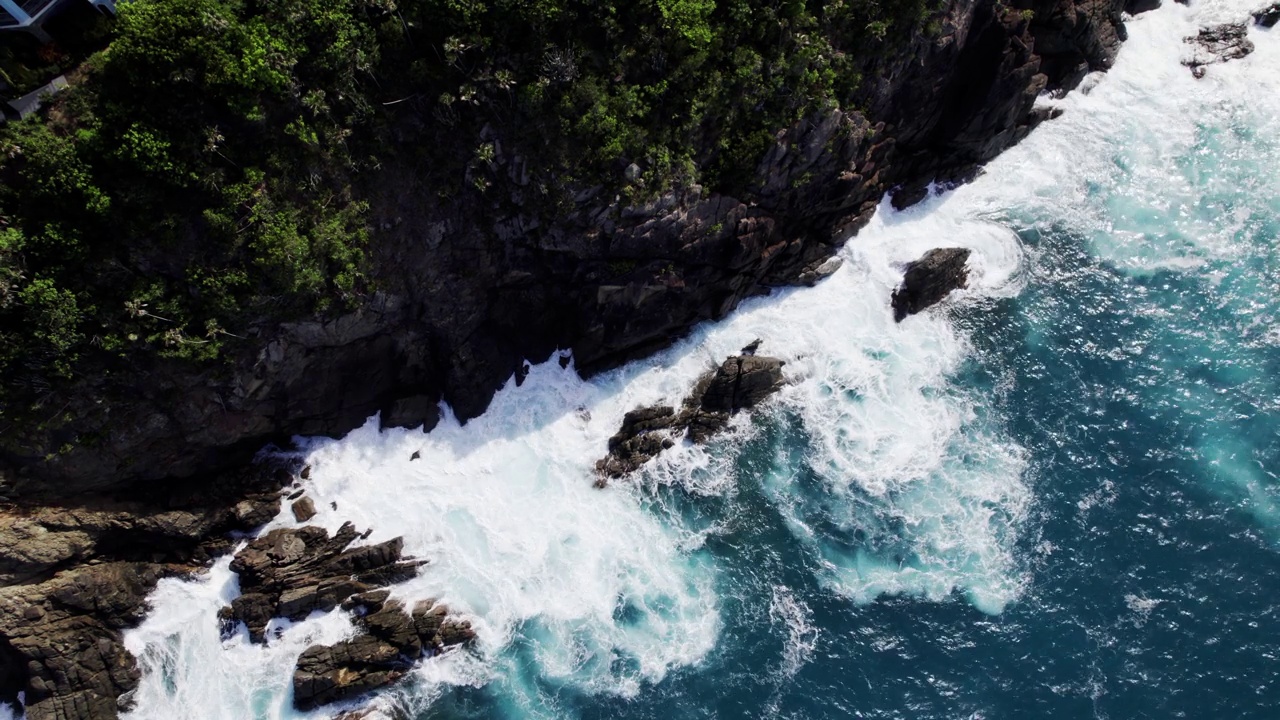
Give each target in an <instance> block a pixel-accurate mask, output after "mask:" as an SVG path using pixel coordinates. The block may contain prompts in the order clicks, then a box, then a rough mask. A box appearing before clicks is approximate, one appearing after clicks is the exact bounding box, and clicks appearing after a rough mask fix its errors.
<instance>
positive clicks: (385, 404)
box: [0, 0, 1145, 720]
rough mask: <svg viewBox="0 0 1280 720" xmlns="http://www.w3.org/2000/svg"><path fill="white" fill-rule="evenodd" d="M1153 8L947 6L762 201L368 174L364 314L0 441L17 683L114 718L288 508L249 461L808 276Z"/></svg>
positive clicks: (797, 141) (582, 359)
mask: <svg viewBox="0 0 1280 720" xmlns="http://www.w3.org/2000/svg"><path fill="white" fill-rule="evenodd" d="M1137 9H1139V8H1137V7H1129V6H1128V5H1127V4H1126V2H1124V0H1080V1H1078V2H1077V1H1073V0H1034V1H1033V2H1031V3H1029V7H1024V8H1016V7H1012V6H1006V5H1004V4H1001V3H996V2H991V1H988V0H955V1H954V2H950V3H948V4H947V5H946V7H945V9H944V10H943V11H941V13H940V16H939V22H940V28H941V29H940V31H939V33H938V34H937V35H936V36H931V37H923V36H922V37H918V38H916V39H915V40H914V41H913V42H912V43H911V44H910V45H909V46H907V47H905V48H903V50H902V52H901V53H899V54H897V55H895V56H894V57H890V58H880V59H877V60H875V61H874V63H873V66H872V67H870V68H868V72H867V73H866V74H867V76H868V77H876V78H879V79H878V80H877V81H876V82H874V83H871V84H870V86H869V88H868V89H867V90H866V93H865V95H866V96H865V97H864V98H863V102H862V103H861V104H860V105H859V108H860V110H858V111H853V110H848V111H843V110H833V111H830V112H828V113H826V114H823V115H821V116H815V117H811V118H808V119H807V120H805V121H804V122H802V123H799V124H797V125H796V126H794V127H792V128H790V129H787V130H786V131H784V132H780V133H779V136H778V142H777V144H776V145H775V147H774V148H773V149H772V150H771V151H770V152H769V153H768V155H767V156H766V157H765V158H764V160H763V161H762V162H761V163H760V166H759V168H758V170H757V177H758V185H757V186H756V190H755V191H754V192H753V194H752V197H750V198H746V199H742V198H734V197H727V196H720V195H714V194H709V193H706V192H705V191H704V190H703V189H702V188H700V187H698V186H691V187H683V188H680V189H678V190H677V191H674V192H672V193H670V194H668V195H665V196H664V197H662V198H660V199H658V200H657V201H654V202H651V203H648V204H646V205H643V206H626V205H625V204H624V203H622V202H621V201H620V200H618V199H616V198H610V197H602V196H600V195H599V194H598V193H595V194H593V192H592V191H591V189H586V190H584V192H583V193H582V194H580V196H579V198H578V199H577V202H576V204H575V207H574V208H573V210H572V211H571V212H569V213H567V214H565V215H564V216H562V217H559V218H558V219H557V221H556V223H555V224H554V225H546V224H543V222H542V220H540V219H539V217H538V216H537V215H536V214H534V213H531V212H525V211H524V210H523V209H522V208H521V204H520V202H519V199H518V198H517V197H513V198H511V199H510V201H509V202H502V203H497V204H493V205H485V206H481V205H479V204H477V203H476V201H474V200H466V201H463V200H459V201H456V202H453V203H452V204H447V203H444V202H443V201H441V200H439V199H438V198H437V197H436V196H435V195H434V194H432V193H430V192H428V190H429V188H424V187H423V186H422V183H423V182H424V181H423V179H422V177H421V176H420V175H419V174H418V173H416V171H415V169H414V168H413V167H411V166H410V165H408V164H405V165H396V164H394V163H390V164H389V166H388V167H387V168H386V170H385V172H384V173H383V174H382V175H381V176H380V182H382V183H384V185H383V186H382V187H380V188H378V189H371V190H370V199H371V204H372V210H373V218H374V224H375V229H376V235H375V238H376V243H375V266H376V269H377V273H378V275H379V277H380V279H381V280H382V287H383V288H384V291H383V292H381V293H380V294H378V295H377V296H375V297H374V298H373V299H372V300H371V301H370V302H369V303H368V304H367V305H366V306H364V307H361V308H358V309H357V310H355V311H353V312H351V313H349V314H347V315H344V316H342V317H340V318H337V319H333V320H328V321H323V322H322V321H319V320H315V321H304V322H295V323H291V324H287V325H284V326H282V327H280V328H279V329H278V331H277V332H275V333H273V334H272V335H270V336H269V337H265V338H263V339H262V340H261V342H260V343H258V344H257V347H256V348H255V349H254V352H252V353H248V354H246V355H245V356H244V357H242V358H240V359H239V360H238V361H237V363H236V365H235V368H234V371H233V372H232V373H230V374H229V375H213V374H211V373H210V372H208V371H200V370H198V369H193V368H191V367H190V366H187V365H183V364H180V363H172V364H163V363H162V364H159V365H157V366H156V367H154V368H152V372H150V373H149V374H148V375H147V376H146V377H145V378H144V377H139V378H136V379H135V381H136V385H137V388H138V392H137V395H136V399H135V401H133V402H131V403H129V404H127V405H123V406H120V407H113V408H110V409H109V410H104V409H102V408H99V407H89V406H86V407H73V408H69V409H68V412H67V417H68V419H67V420H66V422H65V423H62V424H61V425H59V426H58V427H54V428H51V429H49V430H48V431H42V432H33V434H32V438H31V439H30V440H29V441H28V442H27V447H28V449H29V452H25V453H22V452H18V453H13V452H11V453H8V454H7V455H6V456H5V457H3V458H2V459H0V493H2V494H3V496H4V497H5V498H7V500H8V501H9V502H10V503H11V504H10V505H9V506H7V507H6V508H5V509H4V510H3V511H2V512H0V522H3V523H4V527H5V530H4V533H3V535H4V536H5V537H7V538H11V539H14V538H16V539H15V540H13V545H14V547H15V548H17V547H18V546H19V545H21V547H22V548H23V552H21V553H19V552H17V551H16V550H15V552H13V553H11V554H8V555H6V557H7V558H8V559H11V560H12V562H10V563H9V564H10V565H12V567H8V566H0V571H4V572H5V573H6V575H7V577H5V578H4V581H5V582H6V583H7V584H8V587H5V588H3V589H0V699H3V698H5V697H10V696H12V695H14V694H16V693H17V692H19V691H23V692H25V693H26V701H27V709H28V717H29V718H30V719H31V720H42V719H44V718H58V719H63V718H66V719H70V718H111V717H115V716H116V715H117V714H118V712H119V708H120V707H122V705H121V704H120V703H119V702H118V700H117V698H118V697H124V698H125V701H126V704H127V695H128V693H129V691H130V690H131V689H132V688H133V687H135V686H136V683H137V670H136V667H135V665H134V663H133V660H132V658H130V657H129V656H128V654H127V653H126V652H125V651H124V649H123V646H122V645H121V644H120V639H119V632H120V630H121V629H122V628H124V627H127V626H128V625H129V624H130V623H132V622H136V621H137V619H138V618H139V617H140V616H141V614H142V613H143V612H144V610H145V602H144V601H145V596H146V594H147V593H148V592H149V591H150V590H151V589H152V588H154V585H155V582H156V581H157V580H158V579H159V578H160V577H163V576H165V575H172V574H175V573H189V572H195V571H196V570H198V568H199V567H201V566H202V565H204V564H205V563H207V562H208V560H209V558H211V557H212V556H213V555H215V554H218V553H220V552H225V551H226V550H228V549H230V548H229V544H228V541H227V540H226V539H225V536H226V533H227V532H228V531H230V530H246V529H250V528H252V527H256V526H259V525H261V524H262V523H263V522H266V521H267V520H269V519H270V518H271V517H273V516H274V515H275V514H276V512H278V510H279V507H280V505H279V503H280V497H281V494H280V489H281V488H282V487H283V486H285V485H287V484H288V483H289V482H291V481H292V479H293V476H292V475H291V474H289V473H288V472H285V473H283V474H282V473H281V471H279V470H269V469H256V470H249V471H246V470H244V469H243V466H245V465H246V464H247V463H248V462H249V461H250V460H251V459H252V457H253V455H254V454H255V453H256V452H257V451H258V450H259V449H260V448H261V447H262V446H263V445H264V444H266V443H268V442H270V441H272V440H276V439H279V438H281V437H287V436H289V435H294V434H302V435H310V434H325V435H338V434H342V433H344V432H347V431H349V430H351V429H353V428H355V427H357V426H358V425H360V424H361V423H363V422H364V421H365V419H366V418H368V417H369V416H370V415H373V414H374V413H381V415H382V420H383V422H384V424H387V425H401V426H419V425H421V426H424V427H425V428H427V429H430V428H431V427H432V426H434V424H435V423H436V422H437V421H438V410H437V407H438V403H439V402H440V401H444V402H447V403H448V404H449V405H450V406H451V407H452V408H453V410H454V412H455V413H456V414H457V415H458V417H459V418H461V419H464V420H465V419H469V418H473V417H476V416H478V415H479V414H481V413H483V412H484V410H485V408H486V407H487V405H488V403H489V401H490V399H491V398H492V397H493V394H494V392H495V391H496V390H497V389H498V388H499V387H500V386H501V385H502V384H503V383H504V382H505V381H506V380H507V379H508V378H510V377H511V376H512V375H513V374H517V373H518V372H519V371H520V369H521V367H522V366H523V363H524V362H526V360H534V361H540V360H544V359H546V358H548V357H550V356H551V354H552V353H553V352H554V351H555V350H556V349H559V348H571V349H572V352H573V358H574V362H575V364H576V367H577V368H578V370H579V371H580V372H582V373H584V374H590V373H594V372H599V371H601V370H604V369H608V368H611V367H616V366H617V365H619V364H621V363H623V362H626V361H628V360H631V359H635V358H639V357H643V356H644V355H646V354H648V353H651V352H654V351H655V350H657V349H660V348H662V347H665V346H667V345H669V344H670V343H671V342H673V341H674V340H675V339H677V338H678V337H680V336H681V335H682V334H683V333H685V332H686V331H688V330H689V329H690V328H691V327H692V326H693V325H695V324H697V323H699V322H702V321H706V320H715V319H718V318H720V317H723V316H724V315H725V314H727V313H729V312H731V311H732V310H733V309H734V308H735V307H736V306H737V305H738V304H739V303H740V302H741V301H742V300H743V299H744V298H747V297H750V296H753V295H756V294H759V293H762V292H768V290H769V289H770V288H772V287H777V286H784V285H789V284H797V283H804V282H806V281H807V280H806V279H807V278H812V276H813V273H814V271H815V270H816V269H817V268H818V267H820V266H821V265H822V264H823V263H824V262H825V261H827V260H828V259H829V258H830V257H831V256H832V255H833V254H834V253H835V252H836V251H837V250H838V249H839V247H840V246H841V245H842V244H843V243H844V242H845V241H846V240H848V239H849V238H850V237H851V236H853V235H854V234H855V233H856V231H857V230H858V229H859V228H860V227H862V226H863V225H865V224H866V223H867V222H868V220H869V219H870V217H871V214H872V213H874V211H875V209H876V207H877V206H878V204H879V202H880V200H881V198H882V197H884V195H885V194H886V193H890V192H892V193H893V198H894V203H895V204H896V205H899V206H905V205H909V204H912V203H914V202H917V201H919V200H920V199H922V198H923V197H924V196H925V194H926V193H927V192H928V187H929V186H930V184H931V183H940V184H944V185H945V184H950V183H957V182H962V181H964V180H966V179H968V178H971V177H972V176H973V175H974V174H975V173H977V172H979V171H980V168H981V165H982V164H983V163H985V162H986V161H988V160H990V159H991V158H993V157H995V156H996V155H997V154H999V153H1000V152H1001V151H1002V150H1004V149H1006V148H1008V147H1010V146H1012V145H1013V144H1015V143H1016V142H1018V141H1019V140H1021V139H1022V138H1023V137H1025V136H1026V135H1027V133H1029V132H1030V131H1031V130H1032V129H1033V128H1034V127H1035V126H1036V125H1038V124H1039V123H1040V122H1042V121H1044V120H1046V119H1047V118H1048V117H1049V112H1048V111H1047V110H1045V109H1042V108H1037V107H1036V106H1035V100H1036V98H1037V97H1038V96H1039V95H1040V94H1041V93H1043V92H1045V91H1066V90H1069V89H1071V88H1073V87H1075V85H1077V84H1078V83H1079V82H1080V80H1081V79H1082V78H1083V77H1084V75H1085V74H1087V73H1088V72H1091V71H1096V70H1105V69H1106V68H1107V67H1109V65H1110V63H1111V61H1112V60H1113V58H1114V55H1115V52H1116V51H1117V48H1118V46H1119V43H1120V42H1121V40H1122V39H1123V38H1124V26H1123V23H1122V18H1121V13H1122V12H1125V11H1126V10H1137ZM1143 9H1145V8H1143ZM496 140H500V138H497V139H496ZM522 163H523V160H522V158H521V157H520V156H519V154H518V152H517V151H516V150H514V149H509V150H508V151H506V152H504V153H501V154H500V155H499V156H498V157H497V159H496V160H495V166H496V167H497V168H498V171H499V172H502V173H504V174H505V175H506V176H507V177H508V178H509V179H510V181H511V187H512V188H513V192H518V188H520V187H521V185H520V178H521V177H522V176H523V174H524V168H523V165H522ZM886 312H891V310H890V309H889V308H886ZM88 435H92V436H94V437H96V438H97V440H96V441H95V442H94V443H93V444H92V445H89V444H85V445H77V444H75V443H71V447H69V448H68V449H67V451H65V452H59V453H48V452H47V451H46V448H48V447H61V446H64V445H67V444H68V442H67V441H68V439H74V438H77V437H81V436H88ZM107 588H109V589H111V592H106V591H105V590H104V589H107ZM102 598H106V600H109V601H110V602H102V601H100V600H101V599H102ZM67 638H76V641H75V642H69V641H66V640H67ZM80 638H84V639H80ZM44 648H55V649H56V650H57V651H49V652H46V651H45V650H44Z"/></svg>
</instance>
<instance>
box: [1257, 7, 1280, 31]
mask: <svg viewBox="0 0 1280 720" xmlns="http://www.w3.org/2000/svg"><path fill="white" fill-rule="evenodd" d="M1253 22H1254V23H1256V24H1258V25H1261V26H1262V27H1266V28H1269V27H1275V24H1276V23H1277V22H1280V3H1275V4H1273V5H1271V6H1270V7H1268V8H1265V9H1263V10H1259V11H1258V12H1256V13H1254V14H1253Z"/></svg>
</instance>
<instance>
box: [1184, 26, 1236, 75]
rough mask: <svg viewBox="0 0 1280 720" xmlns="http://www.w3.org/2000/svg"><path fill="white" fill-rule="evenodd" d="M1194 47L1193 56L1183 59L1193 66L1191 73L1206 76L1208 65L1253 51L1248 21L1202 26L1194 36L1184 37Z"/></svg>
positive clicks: (1233, 58)
mask: <svg viewBox="0 0 1280 720" xmlns="http://www.w3.org/2000/svg"><path fill="white" fill-rule="evenodd" d="M1184 41H1185V42H1187V43H1190V44H1191V45H1192V46H1193V47H1192V52H1191V57H1189V58H1187V59H1185V60H1183V61H1182V64H1183V65H1186V66H1187V67H1189V68H1191V74H1192V75H1195V76H1196V77H1197V78H1202V77H1204V74H1205V69H1204V66H1206V65H1214V64H1217V63H1224V62H1228V61H1230V60H1239V59H1240V58H1242V57H1244V56H1246V55H1248V54H1249V53H1251V52H1253V42H1252V41H1250V40H1249V27H1248V25H1247V24H1246V23H1243V22H1240V23H1228V24H1225V25H1214V26H1213V27H1207V28H1201V29H1200V32H1199V33H1198V34H1196V35H1194V36H1192V37H1187V38H1184Z"/></svg>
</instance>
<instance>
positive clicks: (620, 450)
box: [596, 340, 784, 487]
mask: <svg viewBox="0 0 1280 720" xmlns="http://www.w3.org/2000/svg"><path fill="white" fill-rule="evenodd" d="M759 345H760V341H759V340H756V341H755V342H753V343H751V344H750V345H748V346H747V347H746V348H743V351H744V352H746V351H748V350H750V351H752V352H754V351H755V349H756V348H758V347H759ZM783 364H784V363H783V361H782V360H779V359H777V358H771V357H762V356H758V355H734V356H732V357H730V358H728V359H727V360H725V361H724V363H722V364H721V365H720V367H719V369H717V370H716V371H715V372H713V373H708V374H707V375H705V376H703V377H702V378H701V379H700V380H699V381H698V382H697V384H696V385H695V386H694V388H693V390H692V391H691V392H690V393H689V396H688V397H686V398H685V400H684V403H683V404H682V406H681V408H680V410H678V411H677V410H676V409H675V408H673V407H671V406H669V405H655V406H652V407H644V408H638V409H636V410H632V411H631V412H628V413H627V414H626V415H624V416H623V418H622V427H620V428H619V429H618V432H617V433H615V434H614V435H613V437H611V438H609V454H608V455H606V456H605V457H603V458H601V459H600V460H599V461H598V462H596V473H597V475H598V476H599V479H598V480H597V482H596V486H597V487H604V485H605V483H606V478H617V477H622V476H624V475H627V474H628V473H631V472H633V471H635V470H637V469H639V468H640V466H642V465H644V464H645V463H646V462H648V461H649V460H651V459H653V458H654V457H655V456H657V455H658V454H659V453H661V452H662V451H663V450H666V449H667V448H670V447H672V446H673V445H675V442H676V440H677V439H678V438H679V437H680V436H681V435H686V434H687V435H688V437H689V439H690V440H692V441H693V442H695V443H702V442H706V441H707V440H708V439H710V438H711V436H713V435H715V434H716V433H717V432H719V431H721V430H723V429H724V427H725V426H726V425H728V424H729V420H730V418H731V417H732V416H733V413H735V412H738V411H739V410H743V409H745V408H750V407H754V406H755V405H757V404H759V403H760V402H761V401H763V400H764V399H765V398H766V397H768V396H769V395H771V394H773V393H774V392H776V391H777V390H778V388H780V387H782V383H783V380H782V366H783Z"/></svg>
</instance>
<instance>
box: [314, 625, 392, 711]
mask: <svg viewBox="0 0 1280 720" xmlns="http://www.w3.org/2000/svg"><path fill="white" fill-rule="evenodd" d="M410 667H411V663H410V661H408V660H406V659H405V658H404V657H402V656H401V654H400V650H399V649H398V648H396V647H395V646H394V645H391V644H390V643H387V642H384V641H382V640H379V639H377V638H375V637H372V636H370V635H357V636H356V637H354V638H352V639H350V640H343V641H342V642H340V643H337V644H336V645H315V646H312V647H309V648H307V649H306V650H305V651H303V653H302V655H301V656H300V657H299V658H298V664H297V665H296V666H295V668H294V671H293V704H294V706H295V707H297V708H298V709H299V710H313V709H315V708H317V707H320V706H321V705H326V704H328V703H331V702H337V701H339V700H350V699H352V698H356V697H360V696H361V695H365V694H367V693H369V692H371V691H373V690H376V689H378V688H381V687H386V686H387V685H390V684H391V683H394V682H395V681H397V680H399V679H400V678H401V677H403V676H404V673H405V671H407V670H408V669H409V668H410Z"/></svg>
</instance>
